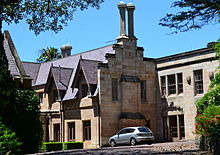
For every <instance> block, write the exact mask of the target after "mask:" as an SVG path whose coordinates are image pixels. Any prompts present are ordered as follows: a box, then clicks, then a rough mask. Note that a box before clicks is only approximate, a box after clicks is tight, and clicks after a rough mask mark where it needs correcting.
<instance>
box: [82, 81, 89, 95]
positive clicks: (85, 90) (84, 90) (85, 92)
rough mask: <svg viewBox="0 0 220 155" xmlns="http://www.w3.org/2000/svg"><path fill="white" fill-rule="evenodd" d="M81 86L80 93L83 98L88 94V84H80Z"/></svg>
mask: <svg viewBox="0 0 220 155" xmlns="http://www.w3.org/2000/svg"><path fill="white" fill-rule="evenodd" d="M81 87H82V91H81V93H82V98H83V97H86V96H87V95H88V85H87V84H82V85H81Z"/></svg>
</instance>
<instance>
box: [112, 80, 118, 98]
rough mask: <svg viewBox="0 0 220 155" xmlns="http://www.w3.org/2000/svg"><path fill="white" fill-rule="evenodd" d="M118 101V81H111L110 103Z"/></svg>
mask: <svg viewBox="0 0 220 155" xmlns="http://www.w3.org/2000/svg"><path fill="white" fill-rule="evenodd" d="M117 100H118V79H117V78H113V79H112V101H117Z"/></svg>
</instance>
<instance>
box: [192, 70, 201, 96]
mask: <svg viewBox="0 0 220 155" xmlns="http://www.w3.org/2000/svg"><path fill="white" fill-rule="evenodd" d="M194 87H195V95H197V94H202V93H203V76H202V70H196V71H194Z"/></svg>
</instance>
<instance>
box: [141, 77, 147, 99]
mask: <svg viewBox="0 0 220 155" xmlns="http://www.w3.org/2000/svg"><path fill="white" fill-rule="evenodd" d="M146 93H147V91H146V81H141V100H142V101H146V99H147V95H146Z"/></svg>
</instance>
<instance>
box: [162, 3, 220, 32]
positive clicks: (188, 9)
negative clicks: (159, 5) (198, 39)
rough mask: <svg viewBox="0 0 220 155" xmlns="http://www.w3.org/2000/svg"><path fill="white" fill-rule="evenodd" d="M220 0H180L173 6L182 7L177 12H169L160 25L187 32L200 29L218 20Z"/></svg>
mask: <svg viewBox="0 0 220 155" xmlns="http://www.w3.org/2000/svg"><path fill="white" fill-rule="evenodd" d="M219 4H220V0H179V1H175V2H174V3H173V4H172V7H177V8H180V9H182V10H183V11H180V12H178V13H176V14H172V13H171V14H167V15H166V16H165V17H164V18H162V19H161V20H160V21H161V23H160V25H162V26H167V27H169V28H171V29H175V31H174V32H175V33H177V32H185V31H188V30H190V29H200V28H201V27H203V26H204V25H207V24H209V23H210V22H217V21H218V19H219V14H220V5H219Z"/></svg>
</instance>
